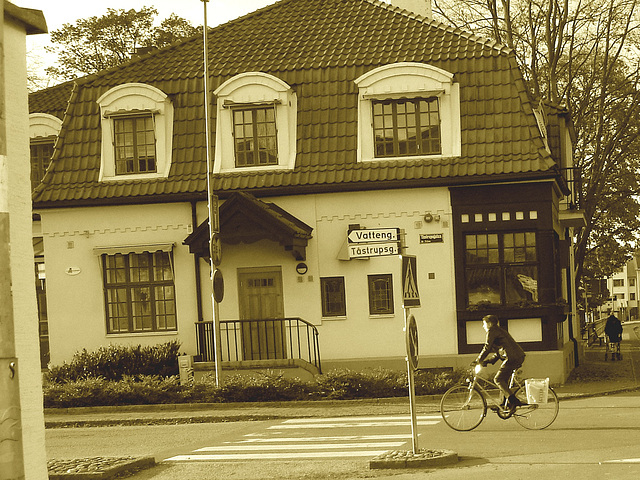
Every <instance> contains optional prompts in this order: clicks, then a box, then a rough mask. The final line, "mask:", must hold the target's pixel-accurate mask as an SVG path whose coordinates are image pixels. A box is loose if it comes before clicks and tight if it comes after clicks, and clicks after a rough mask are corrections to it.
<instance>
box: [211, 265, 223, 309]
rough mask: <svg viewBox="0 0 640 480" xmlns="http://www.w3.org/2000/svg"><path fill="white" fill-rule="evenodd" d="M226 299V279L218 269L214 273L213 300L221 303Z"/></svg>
mask: <svg viewBox="0 0 640 480" xmlns="http://www.w3.org/2000/svg"><path fill="white" fill-rule="evenodd" d="M223 298H224V279H223V278H222V272H221V271H220V270H218V269H217V268H216V269H215V271H214V272H213V299H214V300H215V301H216V302H218V303H220V302H221V301H222V299H223Z"/></svg>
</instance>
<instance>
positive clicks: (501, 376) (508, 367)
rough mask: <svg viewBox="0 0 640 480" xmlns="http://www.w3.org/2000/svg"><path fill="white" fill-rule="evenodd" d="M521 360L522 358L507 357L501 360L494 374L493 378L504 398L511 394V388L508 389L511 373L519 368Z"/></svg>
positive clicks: (522, 360)
mask: <svg viewBox="0 0 640 480" xmlns="http://www.w3.org/2000/svg"><path fill="white" fill-rule="evenodd" d="M523 362H524V359H517V360H511V359H510V358H507V359H506V360H505V361H504V362H502V365H500V368H499V369H498V372H497V373H496V376H495V377H494V378H493V379H494V380H495V382H496V385H498V388H500V391H501V392H502V394H503V395H504V397H505V398H509V396H511V390H509V380H510V379H511V374H512V373H513V372H515V371H516V370H517V369H518V368H520V367H521V366H522V363H523Z"/></svg>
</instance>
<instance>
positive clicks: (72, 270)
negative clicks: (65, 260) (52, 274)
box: [64, 267, 80, 275]
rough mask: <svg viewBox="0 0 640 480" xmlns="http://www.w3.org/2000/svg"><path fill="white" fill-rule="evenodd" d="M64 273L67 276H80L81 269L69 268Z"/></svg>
mask: <svg viewBox="0 0 640 480" xmlns="http://www.w3.org/2000/svg"><path fill="white" fill-rule="evenodd" d="M64 272H65V273H66V274H67V275H78V274H79V273H80V268H79V267H67V268H66V269H65V270H64Z"/></svg>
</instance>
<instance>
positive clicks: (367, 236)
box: [347, 228, 400, 243]
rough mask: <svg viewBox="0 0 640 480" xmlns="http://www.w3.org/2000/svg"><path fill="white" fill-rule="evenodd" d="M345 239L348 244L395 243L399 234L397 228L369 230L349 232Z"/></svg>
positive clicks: (398, 238)
mask: <svg viewBox="0 0 640 480" xmlns="http://www.w3.org/2000/svg"><path fill="white" fill-rule="evenodd" d="M347 238H348V239H349V243H369V242H397V241H398V240H400V234H399V229H398V228H370V229H361V230H351V231H350V232H349V235H348V236H347Z"/></svg>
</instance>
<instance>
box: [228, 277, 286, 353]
mask: <svg viewBox="0 0 640 480" xmlns="http://www.w3.org/2000/svg"><path fill="white" fill-rule="evenodd" d="M238 282H239V288H238V291H239V294H240V300H239V301H240V319H241V320H245V321H244V322H242V352H243V358H244V360H264V359H273V358H286V357H287V352H286V343H285V339H286V336H285V327H284V321H282V320H270V319H282V317H284V301H283V298H282V270H281V269H280V267H263V268H243V269H239V270H238Z"/></svg>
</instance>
